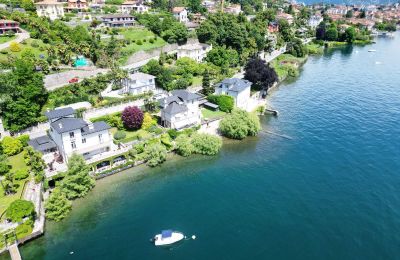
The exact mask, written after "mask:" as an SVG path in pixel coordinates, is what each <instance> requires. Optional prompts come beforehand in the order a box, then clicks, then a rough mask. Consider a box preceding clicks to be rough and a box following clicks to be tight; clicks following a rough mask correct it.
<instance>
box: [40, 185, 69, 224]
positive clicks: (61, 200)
mask: <svg viewBox="0 0 400 260" xmlns="http://www.w3.org/2000/svg"><path fill="white" fill-rule="evenodd" d="M45 209H46V217H47V218H48V219H51V220H54V221H60V220H62V219H63V218H65V217H66V216H67V215H68V213H69V212H70V210H71V209H72V204H71V202H70V201H69V200H68V199H67V197H66V196H65V194H64V193H62V192H61V190H60V189H59V188H55V189H54V190H53V191H52V193H51V195H50V196H49V199H48V200H47V201H46V204H45Z"/></svg>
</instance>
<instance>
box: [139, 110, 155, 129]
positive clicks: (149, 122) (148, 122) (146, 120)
mask: <svg viewBox="0 0 400 260" xmlns="http://www.w3.org/2000/svg"><path fill="white" fill-rule="evenodd" d="M155 124H157V122H155V120H154V119H153V118H152V117H151V115H150V114H149V113H148V112H145V113H144V116H143V124H142V129H149V128H150V127H151V126H153V125H155Z"/></svg>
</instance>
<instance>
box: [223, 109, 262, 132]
mask: <svg viewBox="0 0 400 260" xmlns="http://www.w3.org/2000/svg"><path fill="white" fill-rule="evenodd" d="M260 129H261V126H260V119H259V118H258V117H257V116H256V115H255V114H251V113H248V112H246V111H244V110H240V109H236V110H234V111H233V112H232V114H230V115H228V116H226V117H225V118H224V119H222V120H221V122H220V124H219V130H220V131H221V133H222V134H223V135H224V136H226V137H228V138H231V139H243V138H245V137H246V136H255V135H257V133H258V132H259V131H260Z"/></svg>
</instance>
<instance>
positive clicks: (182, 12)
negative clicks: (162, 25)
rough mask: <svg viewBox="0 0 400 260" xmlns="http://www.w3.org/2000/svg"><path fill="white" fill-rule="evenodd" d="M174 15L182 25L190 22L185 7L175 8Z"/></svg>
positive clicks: (173, 9)
mask: <svg viewBox="0 0 400 260" xmlns="http://www.w3.org/2000/svg"><path fill="white" fill-rule="evenodd" d="M172 14H173V15H174V17H175V19H177V20H178V21H179V22H181V23H186V22H188V21H189V19H188V12H187V10H186V8H185V7H174V8H172Z"/></svg>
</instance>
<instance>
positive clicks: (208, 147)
mask: <svg viewBox="0 0 400 260" xmlns="http://www.w3.org/2000/svg"><path fill="white" fill-rule="evenodd" d="M192 145H193V152H194V153H198V154H203V155H216V154H217V153H218V152H219V151H220V150H221V147H222V140H221V138H219V137H217V136H214V135H210V134H199V133H194V134H193V135H192Z"/></svg>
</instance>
